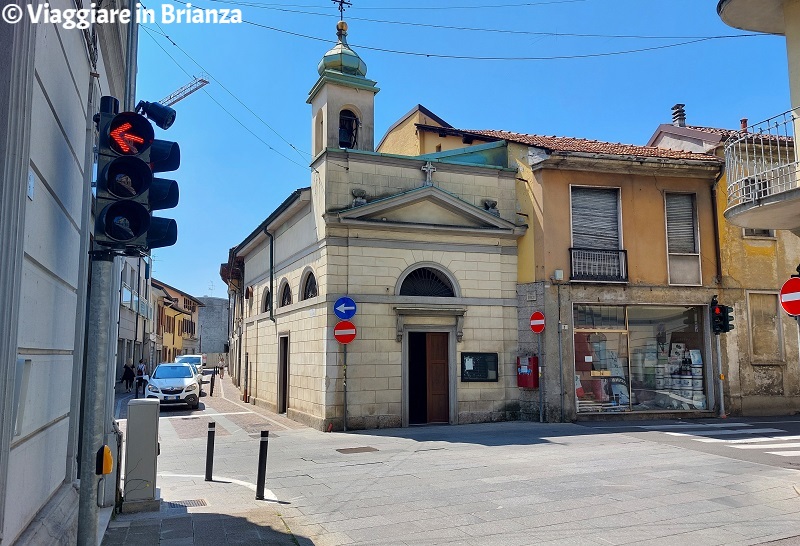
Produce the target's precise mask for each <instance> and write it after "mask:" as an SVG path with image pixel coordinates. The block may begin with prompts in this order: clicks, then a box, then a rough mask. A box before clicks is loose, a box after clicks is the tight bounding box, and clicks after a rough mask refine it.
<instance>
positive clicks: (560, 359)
mask: <svg viewBox="0 0 800 546" xmlns="http://www.w3.org/2000/svg"><path fill="white" fill-rule="evenodd" d="M556 290H557V291H558V377H559V379H558V382H559V387H560V388H559V390H560V392H559V396H560V398H561V400H560V409H561V411H560V413H561V415H560V418H561V420H560V421H559V422H561V423H563V422H564V352H563V349H562V344H563V343H564V341H563V339H562V337H561V333H562V332H563V331H564V326H563V324H562V322H561V283H558V284H556Z"/></svg>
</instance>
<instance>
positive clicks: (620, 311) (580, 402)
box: [573, 304, 711, 413]
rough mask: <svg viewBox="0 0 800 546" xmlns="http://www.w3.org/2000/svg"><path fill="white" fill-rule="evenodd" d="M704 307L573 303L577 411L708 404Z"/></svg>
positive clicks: (704, 406)
mask: <svg viewBox="0 0 800 546" xmlns="http://www.w3.org/2000/svg"><path fill="white" fill-rule="evenodd" d="M706 311H707V307H706V306H663V305H596V304H574V305H573V320H574V333H575V336H574V343H575V353H574V354H575V397H576V407H577V411H578V413H590V412H628V411H670V412H673V411H697V410H705V409H708V405H709V402H708V400H709V399H708V389H709V387H710V385H711V381H710V380H709V378H710V377H711V367H710V358H709V357H710V351H709V344H710V341H709V340H710V336H709V333H708V331H707V329H708V326H707V322H708V321H707V320H706V314H707V313H706Z"/></svg>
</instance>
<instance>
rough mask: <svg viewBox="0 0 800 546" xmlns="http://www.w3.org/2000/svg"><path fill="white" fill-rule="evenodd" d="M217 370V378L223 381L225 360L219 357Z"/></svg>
mask: <svg viewBox="0 0 800 546" xmlns="http://www.w3.org/2000/svg"><path fill="white" fill-rule="evenodd" d="M217 368H219V378H220V379H225V358H223V357H219V362H218V363H217Z"/></svg>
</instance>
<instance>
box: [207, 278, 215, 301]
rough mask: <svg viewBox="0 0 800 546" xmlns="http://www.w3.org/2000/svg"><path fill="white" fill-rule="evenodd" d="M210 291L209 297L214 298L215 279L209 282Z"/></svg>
mask: <svg viewBox="0 0 800 546" xmlns="http://www.w3.org/2000/svg"><path fill="white" fill-rule="evenodd" d="M208 292H209V297H212V298H213V297H214V281H210V282H209V283H208Z"/></svg>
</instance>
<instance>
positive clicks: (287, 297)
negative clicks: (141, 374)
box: [281, 283, 292, 307]
mask: <svg viewBox="0 0 800 546" xmlns="http://www.w3.org/2000/svg"><path fill="white" fill-rule="evenodd" d="M291 304H292V289H291V288H289V283H286V284H285V285H283V291H282V292H281V307H286V306H287V305H291Z"/></svg>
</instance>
